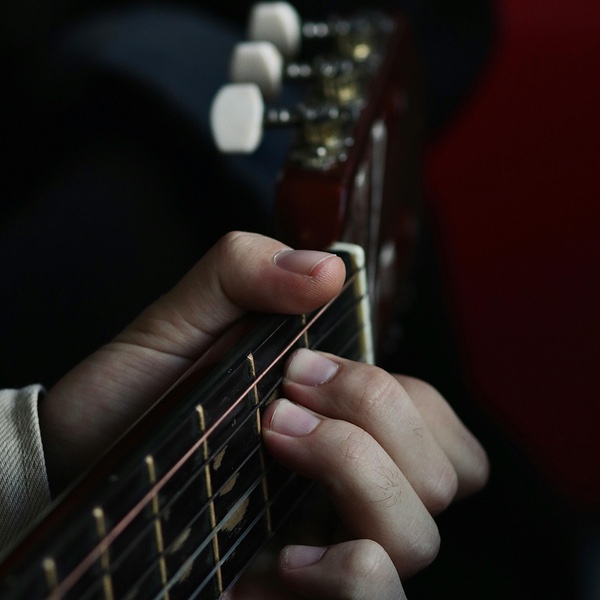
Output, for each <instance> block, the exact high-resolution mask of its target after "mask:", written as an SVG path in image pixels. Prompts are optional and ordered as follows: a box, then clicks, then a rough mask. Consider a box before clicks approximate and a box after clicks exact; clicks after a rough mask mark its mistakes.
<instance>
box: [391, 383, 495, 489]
mask: <svg viewBox="0 0 600 600" xmlns="http://www.w3.org/2000/svg"><path fill="white" fill-rule="evenodd" d="M394 377H395V378H396V379H397V380H398V381H399V382H400V384H401V385H402V387H403V388H404V389H405V390H406V391H407V393H408V394H409V396H410V397H411V399H412V401H413V402H414V404H415V406H416V408H417V410H418V411H419V413H420V414H421V416H422V417H423V420H424V421H425V422H426V423H427V426H428V427H429V430H430V431H431V432H432V434H433V436H434V437H435V439H436V441H437V443H438V444H439V445H440V447H441V448H442V449H443V450H444V452H445V454H446V456H447V457H448V459H449V460H450V462H451V463H452V465H453V467H454V469H455V471H456V473H457V476H458V489H457V493H456V496H457V498H463V497H465V496H468V495H469V494H472V493H474V492H476V491H477V490H480V489H481V488H482V487H483V486H484V485H485V482H486V481H487V479H488V476H489V462H488V458H487V455H486V453H485V450H484V449H483V448H482V446H481V444H480V443H479V442H478V441H477V439H476V438H475V436H474V435H473V434H472V433H471V432H470V431H469V430H468V429H467V428H466V427H465V426H464V424H463V423H462V421H461V420H460V419H459V418H458V416H457V415H456V413H455V412H454V411H453V410H452V408H451V407H450V405H449V404H448V403H447V402H446V400H444V398H443V397H442V396H441V394H440V393H439V392H438V391H437V390H436V389H435V388H434V387H432V386H431V385H429V384H428V383H426V382H424V381H421V380H419V379H414V378H413V377H406V376H403V375H395V376H394Z"/></svg>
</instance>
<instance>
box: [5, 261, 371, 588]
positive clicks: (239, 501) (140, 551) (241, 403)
mask: <svg viewBox="0 0 600 600" xmlns="http://www.w3.org/2000/svg"><path fill="white" fill-rule="evenodd" d="M339 254H340V256H342V258H343V259H344V260H345V262H346V266H347V281H346V284H345V287H344V289H343V291H342V293H341V294H340V295H339V296H338V297H337V298H336V299H335V300H334V301H333V302H332V303H330V304H329V305H327V306H326V307H324V308H323V309H321V310H319V311H316V312H315V313H311V314H309V315H304V316H299V317H281V316H273V317H265V318H264V319H263V320H262V321H260V322H259V323H258V325H257V326H256V327H255V328H254V329H253V330H252V331H251V332H250V333H249V334H248V335H247V336H246V337H244V339H243V340H242V341H241V342H239V343H238V344H237V345H236V348H234V349H233V350H232V352H231V353H230V354H229V355H228V356H227V357H226V358H225V359H224V360H223V361H222V362H221V363H220V364H219V365H218V366H217V367H215V368H214V369H213V370H212V371H210V372H209V373H208V374H206V375H205V376H203V377H201V378H200V381H196V379H197V376H195V375H194V374H193V373H192V375H191V376H190V377H189V378H187V379H184V380H182V381H181V382H179V384H178V385H176V386H175V387H174V388H173V389H172V390H171V391H170V392H169V393H168V394H167V395H166V396H165V397H164V398H163V399H162V400H161V401H160V402H159V403H158V404H157V405H156V406H155V407H154V408H153V409H152V410H151V411H150V412H149V413H148V414H147V415H146V416H145V417H144V418H143V419H142V420H141V421H140V422H139V423H138V424H137V425H136V426H134V428H132V430H131V431H130V432H129V433H128V434H127V435H126V436H125V437H124V438H123V439H122V440H121V441H120V442H119V443H118V444H117V445H116V446H115V447H114V448H113V449H112V451H111V452H109V453H108V454H107V456H106V457H105V459H104V460H103V461H101V462H100V463H99V464H98V465H97V466H96V467H95V468H94V469H93V470H92V471H90V472H89V473H88V474H87V475H86V476H85V477H84V478H83V479H82V480H81V481H80V482H79V483H78V484H77V485H76V486H75V487H74V488H73V489H72V490H70V491H69V492H68V493H67V494H66V495H65V497H64V498H63V499H62V501H61V502H59V503H58V504H57V506H56V507H55V508H54V509H53V510H52V511H51V512H50V513H49V514H48V515H47V516H46V517H45V518H44V519H43V521H42V522H40V523H38V525H37V527H36V529H35V533H32V534H31V535H29V536H27V537H26V538H25V539H23V541H22V542H21V543H20V544H19V545H18V547H16V548H15V549H14V551H13V552H12V553H11V555H10V557H9V558H8V559H7V560H5V562H4V563H3V564H2V565H1V566H0V597H2V598H3V599H10V598H32V599H37V598H77V599H78V600H81V599H86V598H90V599H91V598H104V599H107V600H111V599H113V598H134V597H139V598H218V597H219V596H220V595H221V594H222V593H223V592H225V591H226V590H227V589H229V588H230V587H231V586H232V585H233V583H234V582H235V581H236V580H237V578H238V577H239V575H240V573H241V572H242V571H243V569H244V567H245V566H246V565H247V563H248V562H249V561H250V560H251V559H252V557H253V556H254V555H255V554H256V553H257V552H258V551H259V550H260V548H261V547H262V546H263V545H264V544H265V543H266V541H268V540H269V539H270V538H271V537H272V535H273V534H274V533H275V532H276V531H277V529H278V528H279V527H280V526H281V525H282V524H283V523H284V521H285V520H286V518H287V517H288V516H289V514H290V513H291V511H292V510H293V509H294V507H295V506H296V505H297V504H298V502H300V501H301V499H302V498H303V496H304V494H305V493H306V491H307V490H308V488H309V484H308V483H307V482H306V481H305V480H303V479H302V478H300V477H299V476H297V475H295V474H293V473H291V472H290V471H287V470H286V469H284V468H282V467H281V466H279V465H277V464H276V463H274V462H273V461H272V459H271V458H270V457H269V456H267V455H266V454H265V452H264V451H263V448H262V446H261V443H260V429H261V415H262V412H263V410H264V408H265V406H266V405H268V403H269V402H271V401H272V400H273V399H275V398H276V397H277V395H278V389H279V386H280V384H281V380H282V371H283V365H284V363H285V360H286V358H287V357H288V356H289V354H290V353H291V352H292V351H293V350H294V349H295V348H298V347H310V348H315V349H320V350H324V351H328V352H333V353H336V354H338V355H341V356H346V357H348V358H351V359H354V360H361V359H363V358H365V355H366V354H368V353H369V352H370V350H369V341H368V339H367V337H368V336H367V332H368V311H367V309H366V308H365V302H366V283H365V275H364V257H362V258H361V257H360V255H359V256H358V257H357V256H353V255H351V254H349V253H348V252H339Z"/></svg>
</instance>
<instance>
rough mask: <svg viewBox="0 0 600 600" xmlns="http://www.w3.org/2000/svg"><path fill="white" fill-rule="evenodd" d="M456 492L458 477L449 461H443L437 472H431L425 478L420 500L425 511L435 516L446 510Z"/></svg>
mask: <svg viewBox="0 0 600 600" xmlns="http://www.w3.org/2000/svg"><path fill="white" fill-rule="evenodd" d="M457 490H458V475H457V474H456V471H455V470H454V467H453V466H452V464H451V463H450V461H444V462H443V464H442V465H441V466H440V467H439V468H438V469H437V472H431V474H430V476H429V477H428V478H427V480H426V482H425V491H424V492H423V494H422V498H421V500H422V502H423V504H424V505H425V506H426V507H427V510H428V511H429V512H430V513H431V514H433V515H436V514H439V513H440V512H442V511H443V510H445V509H446V508H448V506H449V505H450V504H451V503H452V501H453V500H454V498H455V497H456V492H457Z"/></svg>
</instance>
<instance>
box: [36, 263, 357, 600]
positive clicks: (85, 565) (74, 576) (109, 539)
mask: <svg viewBox="0 0 600 600" xmlns="http://www.w3.org/2000/svg"><path fill="white" fill-rule="evenodd" d="M357 276H358V272H356V273H354V274H353V275H352V276H350V277H349V278H348V279H347V280H346V282H345V283H344V286H343V287H342V290H341V291H340V294H342V293H343V292H344V291H345V290H346V289H347V288H348V287H350V286H351V285H352V284H353V283H354V280H355V279H356V278H357ZM337 297H338V296H336V298H333V299H332V300H330V301H329V302H328V303H327V304H325V305H324V306H323V307H321V308H320V309H319V310H317V311H316V312H315V313H314V314H313V316H312V317H311V319H310V320H309V321H308V322H307V323H306V325H305V326H304V327H303V328H302V329H301V330H300V332H299V333H297V334H296V335H294V336H293V338H292V340H291V341H290V342H289V343H288V344H287V345H286V346H285V348H284V349H283V351H282V352H281V353H280V354H279V355H278V356H277V357H276V358H275V360H274V361H273V362H272V363H271V365H270V366H269V367H267V368H266V369H265V370H264V371H263V373H261V374H260V375H259V377H258V378H257V380H256V381H255V382H254V383H253V384H252V385H256V384H257V383H258V382H259V381H260V380H261V379H262V378H263V377H264V376H265V375H266V373H267V372H268V371H269V370H270V368H272V367H273V366H274V365H275V364H277V363H278V362H279V361H280V360H281V359H282V358H283V357H284V356H285V355H286V354H287V352H289V350H291V348H292V347H293V346H294V344H295V343H296V342H297V341H298V339H299V338H300V337H302V335H303V334H304V332H305V331H306V330H307V328H309V327H310V326H312V324H313V323H314V322H315V321H316V320H317V319H319V318H320V317H321V315H323V313H324V312H325V311H327V309H329V307H330V306H331V305H332V304H333V303H334V302H335V301H336V300H337ZM250 387H252V386H250ZM248 392H249V390H248V389H246V390H245V391H244V392H243V393H242V394H241V395H240V396H239V397H238V398H237V399H236V400H235V401H234V402H233V403H232V405H231V406H230V407H229V409H227V410H226V411H225V412H224V413H223V414H222V415H221V416H220V417H219V418H217V419H216V421H215V423H213V425H211V427H210V428H208V429H207V430H206V431H205V433H204V435H203V436H202V437H201V438H200V440H197V441H196V442H195V443H194V444H192V446H191V448H190V449H189V450H188V451H187V452H185V453H184V455H183V456H182V457H181V458H180V459H179V460H178V461H177V462H176V463H175V464H174V465H173V466H172V467H171V468H170V469H169V470H168V471H167V473H165V474H164V475H163V476H162V477H161V478H160V479H159V480H158V481H157V482H156V484H155V485H154V486H153V487H152V488H151V489H150V490H149V491H148V492H147V493H146V494H145V495H144V496H143V497H142V498H141V499H140V500H139V501H138V502H137V503H136V504H135V505H134V506H133V507H132V508H131V509H130V510H129V511H128V512H127V513H126V514H125V516H124V517H123V518H122V519H121V520H120V521H119V522H118V523H117V524H116V525H115V526H114V527H113V528H112V529H111V531H110V532H109V533H108V534H107V535H106V537H105V538H104V539H103V540H102V541H101V542H100V543H99V544H98V545H97V546H96V547H95V548H93V549H92V550H91V551H90V552H89V553H88V554H87V555H86V556H85V557H84V558H83V559H82V560H81V562H80V563H79V564H78V565H77V566H76V567H75V568H73V569H72V570H71V572H70V573H69V574H68V575H67V576H66V577H65V578H64V579H63V580H62V581H61V582H60V583H59V584H58V585H57V586H56V587H55V588H54V589H53V590H52V592H51V594H50V596H49V597H48V600H59V599H60V598H62V597H63V596H64V595H65V594H66V593H67V592H68V591H69V590H70V589H71V588H72V587H73V586H74V585H75V583H76V582H77V581H79V579H80V578H81V577H82V575H83V574H84V573H85V572H86V571H88V569H90V567H91V566H92V565H93V564H94V562H96V560H98V558H99V557H100V556H101V555H102V553H103V552H105V551H106V550H107V549H108V548H109V547H110V545H111V544H112V543H113V542H114V540H115V539H117V537H118V536H119V535H121V533H122V532H123V531H124V530H125V528H126V527H127V526H128V525H129V524H130V523H131V522H132V521H133V520H134V519H135V518H136V517H137V516H138V515H139V514H140V513H141V512H142V510H143V509H144V508H145V507H146V506H147V505H148V504H149V503H151V502H152V498H153V497H154V496H155V495H157V494H158V492H160V490H161V489H162V488H163V487H164V486H165V485H166V484H167V483H168V482H169V481H170V480H171V478H172V477H173V476H174V475H175V473H177V472H178V471H179V469H181V468H182V466H183V465H184V464H185V463H186V462H187V460H188V459H189V458H190V457H191V456H193V454H194V453H195V452H196V451H197V450H198V448H200V446H201V445H202V444H203V443H204V441H205V440H207V439H208V437H209V436H210V435H211V433H213V432H214V431H215V430H216V429H217V428H218V427H219V426H220V425H221V424H222V423H223V422H224V421H225V419H227V417H228V416H229V415H230V414H231V413H232V412H233V410H234V409H235V408H236V407H237V406H238V405H239V403H240V402H242V400H243V399H244V398H245V397H246V395H247V394H248Z"/></svg>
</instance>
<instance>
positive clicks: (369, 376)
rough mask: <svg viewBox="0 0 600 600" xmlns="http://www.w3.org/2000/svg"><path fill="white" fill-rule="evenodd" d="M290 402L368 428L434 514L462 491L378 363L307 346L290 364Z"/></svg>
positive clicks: (422, 424) (410, 404) (396, 385)
mask: <svg viewBox="0 0 600 600" xmlns="http://www.w3.org/2000/svg"><path fill="white" fill-rule="evenodd" d="M284 394H285V395H286V397H287V398H289V399H290V400H292V401H294V402H297V403H299V404H302V405H303V406H306V407H307V408H309V409H311V410H313V411H315V412H317V413H319V414H322V415H325V416H327V417H330V418H332V419H341V420H344V421H350V422H352V423H354V424H355V425H357V426H358V427H360V428H361V429H364V430H365V431H367V432H368V433H369V434H370V435H371V436H372V437H373V438H375V439H376V440H377V442H378V443H379V444H380V445H381V446H382V447H383V449H384V450H385V451H386V452H387V454H388V455H389V456H390V457H391V458H392V460H393V461H394V462H395V463H396V465H397V466H398V467H399V469H400V470H401V471H402V473H403V474H404V476H405V477H406V478H407V479H408V481H409V482H410V484H411V486H412V487H413V489H414V490H415V492H416V493H417V494H418V496H419V498H420V499H421V501H422V502H423V504H424V505H425V506H426V508H427V509H428V510H429V512H430V513H432V514H437V513H439V512H440V511H441V510H443V509H444V508H446V507H447V506H448V504H450V502H451V501H452V499H453V498H454V496H455V493H456V489H457V474H456V471H455V469H454V466H453V464H452V462H451V461H450V460H449V459H448V457H447V456H446V453H445V452H444V450H443V449H442V448H441V447H440V445H439V444H438V443H437V441H436V438H435V436H434V435H433V433H432V432H431V431H430V430H429V427H428V426H427V423H426V422H425V421H424V419H423V418H422V416H421V414H420V413H419V411H418V410H417V407H416V406H415V405H414V403H413V401H412V399H411V397H410V395H409V394H408V393H407V391H406V390H405V389H404V388H403V387H402V385H400V383H399V381H398V380H397V379H395V378H394V377H392V376H391V375H389V374H388V373H386V372H385V371H383V370H382V369H379V368H377V367H373V366H370V365H365V364H362V363H356V362H352V361H348V360H344V359H341V358H338V357H334V356H332V355H327V354H322V353H318V352H312V351H310V350H306V349H300V350H298V351H296V352H295V353H294V354H293V355H292V357H291V360H290V361H289V363H288V365H287V371H286V381H285V385H284Z"/></svg>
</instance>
